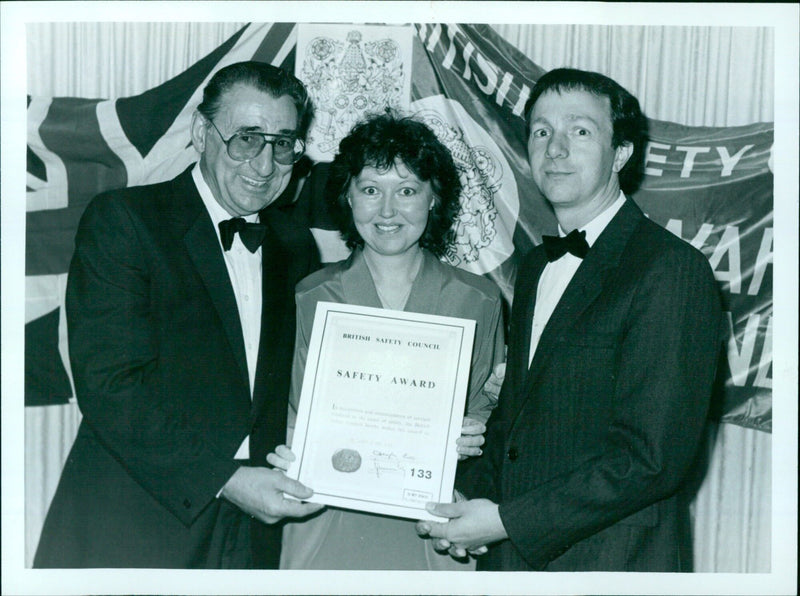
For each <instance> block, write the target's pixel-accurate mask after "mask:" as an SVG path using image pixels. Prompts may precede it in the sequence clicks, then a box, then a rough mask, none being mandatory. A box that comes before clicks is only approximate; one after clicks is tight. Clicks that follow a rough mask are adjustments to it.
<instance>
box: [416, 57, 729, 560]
mask: <svg viewBox="0 0 800 596" xmlns="http://www.w3.org/2000/svg"><path fill="white" fill-rule="evenodd" d="M526 117H527V122H528V125H529V138H528V158H529V161H530V165H531V171H532V173H533V178H534V181H535V182H536V184H537V186H538V187H539V189H540V190H541V191H542V193H543V194H544V196H545V197H546V198H547V200H548V201H549V202H550V204H551V205H552V207H553V210H554V212H555V215H556V218H557V220H558V224H559V237H546V238H544V240H543V243H542V245H541V246H538V247H536V248H535V249H533V250H532V251H531V252H530V254H528V255H527V256H526V257H525V258H524V260H523V262H522V263H521V266H520V269H519V272H518V276H517V283H516V288H515V290H514V304H513V309H512V315H511V321H510V335H509V350H508V362H507V371H506V377H505V381H504V383H503V387H502V392H501V394H500V399H499V405H498V408H497V409H496V410H495V411H494V412H493V413H492V416H491V418H490V419H489V423H488V430H487V433H486V444H485V448H484V454H483V456H482V457H480V458H474V460H473V461H471V462H466V465H465V470H464V471H463V473H460V475H459V478H458V479H457V487H458V488H459V489H460V491H462V492H463V493H464V495H465V496H466V497H468V498H470V499H472V500H462V501H459V502H456V503H454V504H437V505H430V506H429V507H430V510H431V511H432V512H433V513H437V514H439V515H442V516H444V517H446V518H450V519H449V521H448V522H446V523H435V522H427V521H421V522H419V523H418V525H417V531H418V533H419V534H420V535H421V536H423V537H432V539H433V540H434V545H435V547H436V548H437V549H439V550H443V551H445V550H447V551H449V552H450V554H451V555H453V556H466V555H467V553H471V554H473V555H476V556H479V558H478V569H484V570H504V571H514V570H548V571H688V570H691V566H690V565H691V543H690V542H688V541H687V538H688V536H687V530H688V528H689V519H688V506H687V501H686V499H685V495H684V494H682V491H681V489H682V488H683V487H684V484H685V481H686V479H687V475H688V473H689V470H690V468H691V466H692V463H693V461H694V460H695V457H696V455H697V453H698V450H699V448H700V443H701V435H702V433H703V429H704V425H705V420H706V414H707V410H708V407H709V400H710V396H711V391H712V384H713V381H714V377H715V369H716V363H717V358H718V355H719V351H720V347H721V346H720V339H721V335H720V330H721V324H720V323H721V320H720V319H721V306H720V299H719V292H718V288H717V284H716V282H715V279H714V275H713V273H712V271H711V268H710V266H709V264H708V262H707V260H706V259H705V258H704V257H703V255H702V254H701V253H700V252H699V251H697V250H695V249H694V248H692V247H691V246H690V245H688V244H686V243H685V242H683V241H682V240H680V239H679V238H677V237H675V236H674V235H672V234H671V233H669V232H667V231H666V230H664V229H663V228H661V227H659V226H658V225H657V224H655V223H653V222H651V221H650V220H649V219H647V218H646V217H645V216H644V215H643V213H642V212H641V211H640V210H639V208H638V207H637V206H636V204H635V203H634V202H633V201H632V200H630V199H629V198H626V195H625V193H626V192H628V193H630V192H632V191H633V190H634V189H635V186H636V182H637V178H638V177H639V176H640V174H641V166H642V161H643V159H642V156H643V155H644V150H645V143H646V119H645V117H644V115H643V114H642V112H641V110H640V109H639V104H638V101H637V100H636V98H634V97H633V96H632V95H631V94H630V93H628V92H627V91H626V90H625V89H623V88H622V87H620V86H619V85H618V84H617V83H616V82H614V81H612V80H611V79H609V78H608V77H605V76H603V75H600V74H598V73H592V72H585V71H579V70H573V69H557V70H554V71H551V72H549V73H547V74H545V75H544V76H543V77H542V78H541V79H540V80H539V81H538V82H537V83H536V86H535V87H534V89H533V91H532V94H531V98H530V100H529V102H528V107H527V109H526ZM487 547H488V549H487ZM487 550H488V552H487Z"/></svg>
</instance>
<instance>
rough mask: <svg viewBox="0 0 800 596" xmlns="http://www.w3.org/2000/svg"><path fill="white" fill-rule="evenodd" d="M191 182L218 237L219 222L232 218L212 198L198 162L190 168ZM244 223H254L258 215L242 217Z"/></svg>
mask: <svg viewBox="0 0 800 596" xmlns="http://www.w3.org/2000/svg"><path fill="white" fill-rule="evenodd" d="M192 180H194V185H195V186H196V187H197V192H198V193H200V198H201V199H203V204H204V205H205V206H206V211H208V214H209V216H211V222H212V223H213V224H214V229H215V230H217V235H219V222H221V221H225V220H226V219H231V217H233V216H232V215H231V214H230V213H228V212H227V211H225V208H224V207H223V206H222V205H220V204H219V203H218V202H217V200H216V199H215V198H214V193H212V192H211V187H209V186H208V183H207V182H206V179H205V178H203V172H201V171H200V162H199V161H198V162H197V163H196V164H195V166H194V168H192ZM242 217H244V219H245V221H249V222H251V223H255V222H257V221H258V213H251V214H250V215H244V216H242Z"/></svg>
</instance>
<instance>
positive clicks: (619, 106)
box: [525, 68, 648, 194]
mask: <svg viewBox="0 0 800 596" xmlns="http://www.w3.org/2000/svg"><path fill="white" fill-rule="evenodd" d="M574 90H579V91H586V92H588V93H592V94H594V95H597V96H598V97H607V98H608V101H609V103H610V104H611V114H610V116H611V125H612V130H613V133H612V137H611V148H612V149H616V148H617V147H620V146H621V145H624V144H625V143H631V144H632V145H633V153H632V155H631V157H630V159H628V162H627V163H626V164H625V166H624V167H623V168H622V170H620V173H619V186H620V188H621V189H622V191H623V192H624V193H626V194H629V193H632V192H634V191H635V190H636V189H637V188H638V187H639V184H640V183H641V180H642V177H643V175H644V153H645V147H646V145H647V128H648V127H647V124H648V123H647V117H646V116H645V115H644V114H643V113H642V109H641V108H640V107H639V101H638V100H637V99H636V98H635V97H634V96H633V95H631V94H630V93H629V92H628V91H627V90H626V89H625V88H624V87H622V86H621V85H620V84H619V83H617V82H616V81H615V80H613V79H610V78H609V77H607V76H605V75H603V74H600V73H599V72H591V71H587V70H578V69H576V68H556V69H554V70H551V71H549V72H547V73H545V74H544V75H542V76H541V77H540V78H539V80H538V81H536V84H535V85H534V86H533V91H531V96H530V98H528V101H527V103H526V105H525V122H526V124H527V127H528V136H530V124H531V122H530V121H531V112H532V111H533V105H534V104H535V103H536V101H537V100H538V99H539V97H541V96H542V94H543V93H545V92H547V91H555V92H557V93H563V92H565V91H574Z"/></svg>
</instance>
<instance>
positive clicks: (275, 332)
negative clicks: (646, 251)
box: [251, 211, 294, 422]
mask: <svg viewBox="0 0 800 596" xmlns="http://www.w3.org/2000/svg"><path fill="white" fill-rule="evenodd" d="M269 215H270V212H268V211H262V212H261V216H260V221H261V223H263V224H266V226H267V232H266V234H265V235H264V242H263V243H262V245H261V335H260V339H259V343H258V358H257V359H256V363H257V364H256V379H255V390H254V391H253V403H252V409H251V419H252V421H253V422H255V420H256V418H257V417H258V415H259V413H260V412H261V409H262V407H263V404H264V400H266V399H268V398H271V397H274V396H270V395H267V393H266V392H265V391H264V390H263V389H265V388H266V387H267V386H268V384H267V383H266V379H265V377H264V375H265V374H267V372H266V371H267V369H268V368H270V367H271V366H272V365H274V364H275V363H276V362H277V361H278V360H279V359H280V357H281V355H280V354H278V351H280V350H285V349H286V348H285V346H284V345H283V343H282V338H283V337H284V334H282V333H281V328H282V326H283V325H284V324H286V321H284V318H285V317H287V316H292V314H293V313H290V312H287V310H286V309H287V305H288V308H294V307H293V305H294V301H293V300H292V296H293V290H294V288H293V287H290V282H289V261H290V258H291V255H290V254H288V252H287V251H286V249H285V248H284V246H283V245H282V244H281V242H280V241H279V239H278V237H277V235H276V233H275V230H274V229H273V223H272V222H271V220H270V217H269ZM293 331H294V330H293V329H292V330H290V331H289V333H290V334H293ZM292 337H294V336H293V335H292Z"/></svg>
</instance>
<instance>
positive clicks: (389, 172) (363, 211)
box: [347, 161, 435, 256]
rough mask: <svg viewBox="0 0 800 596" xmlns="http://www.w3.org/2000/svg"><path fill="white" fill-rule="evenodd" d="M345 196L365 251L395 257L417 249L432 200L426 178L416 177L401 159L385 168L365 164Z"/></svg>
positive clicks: (431, 192) (426, 222) (429, 184)
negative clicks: (424, 179) (380, 168)
mask: <svg viewBox="0 0 800 596" xmlns="http://www.w3.org/2000/svg"><path fill="white" fill-rule="evenodd" d="M347 195H348V203H349V204H350V207H351V208H352V210H353V222H354V223H355V226H356V230H357V231H358V233H359V234H360V235H361V237H362V238H363V239H364V250H368V251H372V252H374V253H377V254H380V255H383V256H396V255H404V254H412V253H413V252H414V251H415V249H418V248H419V239H420V237H421V236H422V234H423V232H424V231H425V226H426V225H427V224H428V213H429V211H430V209H431V207H432V206H433V204H434V200H435V197H434V194H433V190H432V189H431V183H430V182H429V181H422V180H420V179H419V178H417V176H416V175H415V174H414V173H413V172H412V171H411V170H409V169H408V168H407V167H406V166H405V165H404V164H403V163H402V162H401V161H395V164H394V166H392V167H391V168H389V169H386V170H378V169H376V168H374V167H372V166H364V168H363V169H362V170H361V172H360V173H359V174H358V176H354V177H353V179H352V180H351V182H350V187H349V189H348V192H347Z"/></svg>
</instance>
